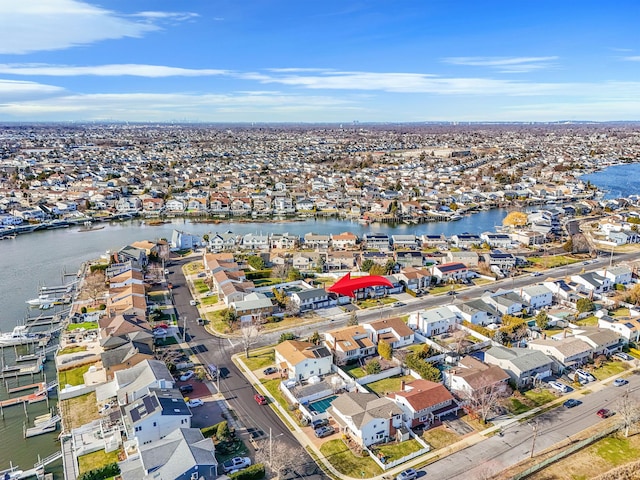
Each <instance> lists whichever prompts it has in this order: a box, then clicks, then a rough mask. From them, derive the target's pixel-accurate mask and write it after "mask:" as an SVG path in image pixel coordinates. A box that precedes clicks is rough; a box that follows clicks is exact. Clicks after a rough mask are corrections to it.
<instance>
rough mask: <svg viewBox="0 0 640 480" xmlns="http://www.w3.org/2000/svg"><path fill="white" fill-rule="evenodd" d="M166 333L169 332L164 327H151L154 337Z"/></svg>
mask: <svg viewBox="0 0 640 480" xmlns="http://www.w3.org/2000/svg"><path fill="white" fill-rule="evenodd" d="M167 333H169V332H167V330H165V329H164V328H154V329H153V335H154V336H155V337H162V336H164V335H166V334H167Z"/></svg>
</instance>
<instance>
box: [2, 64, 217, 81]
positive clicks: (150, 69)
mask: <svg viewBox="0 0 640 480" xmlns="http://www.w3.org/2000/svg"><path fill="white" fill-rule="evenodd" d="M0 73H4V74H11V75H41V76H52V77H75V76H79V75H94V76H100V77H114V76H127V75H130V76H135V77H150V78H159V77H202V76H211V75H225V74H229V72H228V71H226V70H215V69H190V68H177V67H167V66H164V65H141V64H115V65H96V66H85V67H78V66H70V65H47V64H16V63H14V64H0Z"/></svg>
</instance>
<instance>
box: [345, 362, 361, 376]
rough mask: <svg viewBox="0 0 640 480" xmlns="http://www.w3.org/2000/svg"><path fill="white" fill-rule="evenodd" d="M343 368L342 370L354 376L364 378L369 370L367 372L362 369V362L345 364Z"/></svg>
mask: <svg viewBox="0 0 640 480" xmlns="http://www.w3.org/2000/svg"><path fill="white" fill-rule="evenodd" d="M341 368H342V370H344V371H345V372H347V373H348V374H349V375H351V376H352V377H353V378H362V377H364V376H365V375H366V374H367V372H365V371H364V370H363V369H362V367H360V364H358V363H351V364H349V365H345V366H343V367H341Z"/></svg>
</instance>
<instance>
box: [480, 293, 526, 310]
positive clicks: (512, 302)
mask: <svg viewBox="0 0 640 480" xmlns="http://www.w3.org/2000/svg"><path fill="white" fill-rule="evenodd" d="M481 298H482V300H483V301H484V302H486V303H487V304H489V305H491V306H492V307H493V308H495V309H496V310H497V311H498V312H499V313H500V315H518V314H520V313H521V312H522V310H528V309H529V307H530V305H529V303H527V302H526V301H525V300H524V299H523V298H522V297H520V295H518V294H517V293H516V292H514V291H512V290H498V291H497V292H486V293H484V294H483V295H482V297H481Z"/></svg>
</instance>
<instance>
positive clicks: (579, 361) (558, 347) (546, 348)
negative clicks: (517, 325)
mask: <svg viewBox="0 0 640 480" xmlns="http://www.w3.org/2000/svg"><path fill="white" fill-rule="evenodd" d="M527 346H528V347H529V348H530V349H531V350H538V351H540V352H542V353H544V354H545V355H548V356H550V357H551V358H553V359H555V360H557V362H558V364H559V365H558V368H554V370H555V371H558V372H560V373H562V371H563V370H564V369H565V368H567V367H576V366H580V365H584V364H585V363H587V361H589V359H590V358H591V357H593V349H592V348H591V345H589V344H588V343H587V342H585V341H583V340H580V339H579V338H575V337H567V338H562V339H559V340H555V339H550V338H538V339H536V340H531V341H530V342H529V343H528V345H527Z"/></svg>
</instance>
